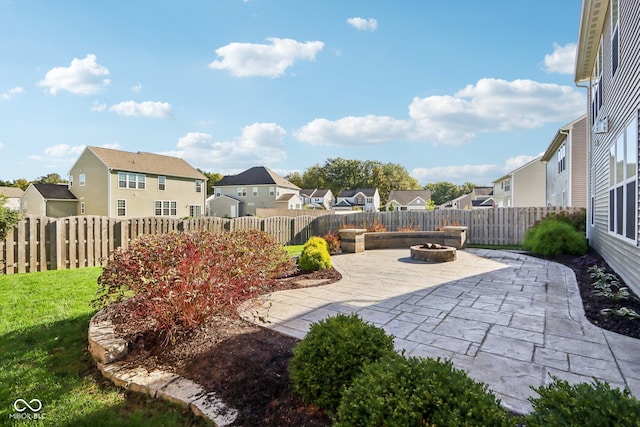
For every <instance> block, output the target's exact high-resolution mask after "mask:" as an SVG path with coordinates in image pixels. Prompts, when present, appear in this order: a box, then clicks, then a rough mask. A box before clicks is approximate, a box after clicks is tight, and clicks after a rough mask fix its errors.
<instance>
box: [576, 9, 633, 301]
mask: <svg viewBox="0 0 640 427" xmlns="http://www.w3.org/2000/svg"><path fill="white" fill-rule="evenodd" d="M638 28H640V7H638V3H637V1H634V0H621V1H619V0H609V1H605V0H598V1H596V0H583V2H582V14H581V17H580V26H579V34H578V45H577V50H576V69H575V76H574V79H575V82H576V84H577V85H578V86H580V87H586V88H587V95H588V105H587V125H588V126H589V130H588V132H587V171H588V172H587V236H588V238H589V244H590V245H591V246H592V247H594V248H595V249H596V250H597V251H598V253H599V254H600V255H602V257H603V258H604V259H605V260H606V261H607V263H608V264H609V265H610V266H611V267H612V268H613V269H614V270H615V271H616V273H617V274H618V275H619V276H620V277H621V278H622V279H623V280H624V281H625V282H626V284H627V285H628V286H629V287H630V288H631V289H633V290H634V291H635V292H636V293H640V279H639V278H640V248H639V247H638V217H639V216H640V210H639V207H638V192H639V190H640V188H638V120H639V119H638V116H639V113H640V74H638V70H640V32H638Z"/></svg>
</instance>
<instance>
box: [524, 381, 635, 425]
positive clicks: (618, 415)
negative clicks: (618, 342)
mask: <svg viewBox="0 0 640 427" xmlns="http://www.w3.org/2000/svg"><path fill="white" fill-rule="evenodd" d="M552 378H553V382H552V383H551V384H549V385H547V386H541V387H538V388H534V390H535V391H536V393H538V395H539V397H530V398H529V401H530V402H531V403H532V404H533V412H531V413H530V414H529V415H527V416H526V417H525V418H524V422H525V423H526V426H527V427H537V426H544V427H555V426H558V427H560V426H563V427H564V426H603V427H604V426H640V402H638V400H637V399H636V398H635V397H633V396H631V393H630V392H629V390H628V389H625V390H620V389H616V388H611V387H610V386H609V384H607V383H605V382H600V381H598V380H595V379H594V383H593V384H588V383H581V384H576V385H570V384H569V383H568V382H567V381H564V380H561V379H559V378H557V377H552Z"/></svg>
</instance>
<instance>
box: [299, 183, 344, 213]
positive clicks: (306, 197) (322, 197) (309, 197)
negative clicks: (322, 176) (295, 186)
mask: <svg viewBox="0 0 640 427" xmlns="http://www.w3.org/2000/svg"><path fill="white" fill-rule="evenodd" d="M300 197H301V198H302V203H303V204H304V206H305V207H311V209H325V210H329V209H331V208H332V207H333V205H335V203H336V202H335V198H334V197H333V193H332V192H331V190H329V189H326V190H319V189H317V188H305V189H302V190H300Z"/></svg>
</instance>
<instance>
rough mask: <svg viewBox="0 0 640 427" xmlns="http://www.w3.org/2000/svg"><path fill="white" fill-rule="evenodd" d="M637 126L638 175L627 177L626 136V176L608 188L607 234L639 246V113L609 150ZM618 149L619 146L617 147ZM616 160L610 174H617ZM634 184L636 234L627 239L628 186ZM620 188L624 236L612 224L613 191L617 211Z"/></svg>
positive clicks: (625, 149)
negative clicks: (618, 189)
mask: <svg viewBox="0 0 640 427" xmlns="http://www.w3.org/2000/svg"><path fill="white" fill-rule="evenodd" d="M634 124H635V129H634V131H633V132H632V135H633V136H634V137H635V138H636V141H635V143H636V147H635V148H636V150H635V153H636V158H635V166H636V173H635V174H634V175H633V177H631V178H627V176H626V165H627V164H628V163H629V162H628V160H627V153H628V149H627V145H626V136H625V137H624V138H623V139H624V141H625V146H624V147H623V149H624V167H625V170H624V171H623V173H624V176H623V178H622V181H621V182H617V179H616V180H615V181H616V182H614V184H613V186H611V182H610V181H609V184H608V186H607V190H608V191H607V204H608V211H607V233H608V234H609V235H610V236H613V237H615V238H617V239H620V240H624V241H626V242H632V243H634V244H637V242H638V146H639V145H640V141H638V139H639V138H638V127H639V125H638V111H636V112H635V117H634V118H633V119H631V120H630V121H629V122H627V123H626V125H625V126H624V128H623V129H622V131H621V132H620V133H619V134H618V136H617V137H616V138H615V139H614V141H613V144H612V145H611V147H610V148H609V150H611V149H612V148H613V147H614V146H616V144H617V143H618V139H619V138H620V136H622V135H627V129H628V128H629V126H632V125H634ZM616 147H617V146H616ZM614 152H616V153H617V150H614ZM614 159H615V160H616V161H615V162H614V170H613V171H611V162H609V174H611V173H613V174H615V173H616V170H615V165H616V164H617V157H616V156H614ZM609 179H611V176H609ZM630 183H633V188H634V191H635V209H634V212H635V232H634V233H633V238H629V237H627V230H626V225H627V185H628V184H630ZM618 187H622V199H623V203H622V234H619V233H618V232H617V228H618V227H617V224H616V223H615V222H614V224H613V226H612V224H611V221H612V219H613V220H614V221H615V218H617V215H616V211H615V210H614V214H613V218H612V217H611V194H610V192H611V190H614V203H615V208H616V209H617V203H616V199H615V197H616V196H617V192H616V191H615V190H616V189H617V188H618ZM612 227H613V231H611V228H612Z"/></svg>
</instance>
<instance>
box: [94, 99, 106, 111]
mask: <svg viewBox="0 0 640 427" xmlns="http://www.w3.org/2000/svg"><path fill="white" fill-rule="evenodd" d="M106 110H107V104H105V103H100V102H98V101H93V104H92V105H91V111H95V112H97V113H102V112H103V111H106Z"/></svg>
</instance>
